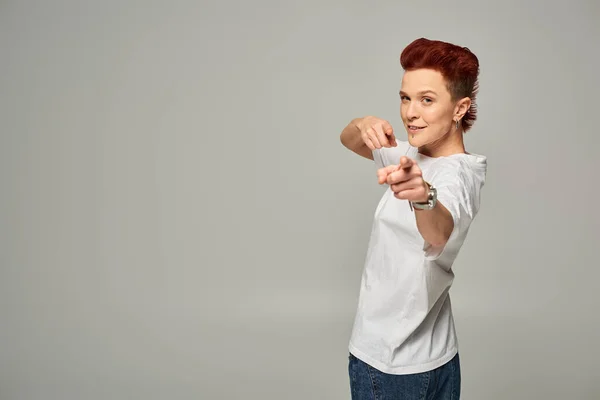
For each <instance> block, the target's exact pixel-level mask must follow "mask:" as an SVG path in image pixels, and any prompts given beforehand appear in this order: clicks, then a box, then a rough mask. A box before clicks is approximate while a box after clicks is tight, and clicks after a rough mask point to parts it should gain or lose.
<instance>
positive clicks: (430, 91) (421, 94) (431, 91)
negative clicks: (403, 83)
mask: <svg viewBox="0 0 600 400" xmlns="http://www.w3.org/2000/svg"><path fill="white" fill-rule="evenodd" d="M427 93H431V94H435V95H437V93H436V92H434V91H433V90H423V91H422V92H419V93H417V96H423V95H424V94H427ZM400 94H404V95H405V94H406V93H405V92H403V91H402V90H401V91H400Z"/></svg>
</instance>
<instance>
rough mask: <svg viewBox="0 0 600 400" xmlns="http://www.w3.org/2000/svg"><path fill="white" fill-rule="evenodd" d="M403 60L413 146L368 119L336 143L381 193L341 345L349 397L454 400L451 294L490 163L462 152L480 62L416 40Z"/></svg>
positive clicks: (464, 52) (456, 363) (462, 51)
mask: <svg viewBox="0 0 600 400" xmlns="http://www.w3.org/2000/svg"><path fill="white" fill-rule="evenodd" d="M400 64H401V66H402V68H403V70H404V74H403V76H402V83H401V90H400V115H401V118H402V122H403V125H404V128H405V130H406V132H407V138H408V140H407V141H401V140H397V139H396V136H395V133H394V129H393V128H392V126H391V125H390V123H389V122H388V121H386V120H384V119H381V118H377V117H374V116H366V117H363V118H356V119H353V120H352V121H351V122H350V123H349V124H348V125H347V126H346V127H345V128H344V129H343V131H342V133H341V135H340V140H341V142H342V144H343V145H344V146H345V147H346V148H348V149H349V150H351V151H353V152H354V153H356V154H358V155H360V156H363V157H365V158H368V159H371V160H373V161H374V162H375V165H376V167H377V179H378V182H379V183H380V184H382V185H383V184H385V185H387V186H386V191H385V192H384V194H383V196H382V198H381V200H380V202H379V204H378V205H377V208H376V210H375V215H374V220H373V226H372V230H371V236H370V240H369V247H368V250H367V255H366V260H365V265H364V269H363V274H362V277H361V283H360V291H359V298H358V306H357V310H356V317H355V320H354V325H353V328H352V333H351V337H350V341H349V345H348V348H349V361H348V373H349V378H350V390H351V395H352V399H353V400H365V399H399V400H404V399H407V400H410V399H458V398H459V396H460V391H461V373H460V360H459V355H458V341H457V337H456V331H455V326H454V318H453V314H452V307H451V302H450V295H449V290H450V287H451V285H452V282H453V280H454V271H453V263H454V260H455V259H456V256H457V255H458V252H459V250H460V249H461V247H462V245H463V243H464V241H465V238H466V236H467V233H468V230H469V227H470V225H471V223H472V222H473V219H474V218H475V216H476V215H477V213H478V211H479V206H480V197H481V191H482V187H483V185H484V183H485V177H486V171H487V158H486V157H485V156H483V155H478V154H474V153H469V152H467V151H466V150H465V145H464V140H463V136H464V134H465V133H466V132H467V131H468V130H470V129H471V127H472V126H473V123H474V122H475V119H476V116H477V108H476V103H475V100H476V99H475V97H476V94H477V92H478V87H479V84H478V75H479V61H478V59H477V57H476V56H475V54H473V53H472V52H471V51H470V50H469V49H468V48H466V47H460V46H458V45H454V44H451V43H447V42H442V41H438V40H430V39H426V38H420V39H417V40H415V41H413V42H412V43H410V44H409V45H408V46H407V47H406V48H405V49H404V50H403V51H402V53H401V56H400ZM388 188H389V189H388Z"/></svg>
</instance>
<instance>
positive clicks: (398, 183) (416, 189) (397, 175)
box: [377, 156, 454, 247]
mask: <svg viewBox="0 0 600 400" xmlns="http://www.w3.org/2000/svg"><path fill="white" fill-rule="evenodd" d="M377 176H378V180H379V183H380V184H383V183H387V184H388V185H390V188H391V190H392V191H393V192H394V197H396V198H397V199H401V200H408V201H413V202H425V201H426V200H427V193H428V191H429V187H428V186H427V184H426V183H425V181H424V180H423V174H422V171H421V169H420V168H419V166H418V165H417V163H416V162H414V161H413V160H411V159H410V158H408V157H406V156H403V157H401V159H400V164H399V165H390V166H387V167H385V168H381V169H379V170H378V171H377ZM414 212H415V218H416V222H417V228H418V229H419V233H420V234H421V236H422V237H423V239H425V241H427V243H429V244H431V245H433V246H436V247H443V246H445V244H446V242H447V241H448V239H449V238H450V235H451V234H452V231H453V229H454V219H453V218H452V214H451V213H450V211H448V209H447V208H446V207H444V205H443V204H442V203H441V202H439V201H438V202H437V203H436V206H435V207H434V208H433V209H431V210H419V209H416V208H415V209H414Z"/></svg>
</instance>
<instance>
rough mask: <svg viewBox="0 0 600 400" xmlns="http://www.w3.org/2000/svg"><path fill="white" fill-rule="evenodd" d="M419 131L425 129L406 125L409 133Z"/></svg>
mask: <svg viewBox="0 0 600 400" xmlns="http://www.w3.org/2000/svg"><path fill="white" fill-rule="evenodd" d="M421 129H425V127H424V126H414V125H408V130H409V131H411V132H417V131H420V130H421Z"/></svg>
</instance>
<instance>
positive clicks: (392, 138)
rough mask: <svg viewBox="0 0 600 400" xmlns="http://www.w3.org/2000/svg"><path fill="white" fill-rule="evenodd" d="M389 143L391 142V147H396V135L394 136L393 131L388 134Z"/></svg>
mask: <svg viewBox="0 0 600 400" xmlns="http://www.w3.org/2000/svg"><path fill="white" fill-rule="evenodd" d="M390 144H391V145H392V146H393V147H396V146H398V143H397V142H396V137H395V136H394V134H393V133H392V134H391V135H390Z"/></svg>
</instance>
